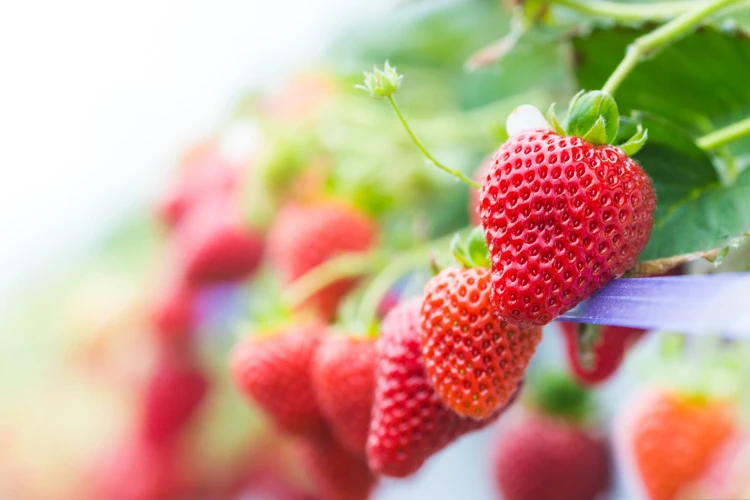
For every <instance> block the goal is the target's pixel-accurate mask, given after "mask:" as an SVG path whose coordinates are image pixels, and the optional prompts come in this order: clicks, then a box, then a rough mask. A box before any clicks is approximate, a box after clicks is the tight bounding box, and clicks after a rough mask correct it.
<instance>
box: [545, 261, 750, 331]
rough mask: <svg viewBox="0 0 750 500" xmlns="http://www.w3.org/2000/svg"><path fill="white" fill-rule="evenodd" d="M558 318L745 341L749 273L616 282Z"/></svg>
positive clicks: (749, 326)
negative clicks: (743, 339)
mask: <svg viewBox="0 0 750 500" xmlns="http://www.w3.org/2000/svg"><path fill="white" fill-rule="evenodd" d="M558 319H559V320H560V321H570V322H574V323H595V324H602V325H618V326H628V327H632V328H643V329H647V330H668V331H673V332H678V333H687V334H698V335H700V334H705V335H716V334H720V335H724V336H728V337H735V338H746V339H750V273H718V274H708V275H691V276H665V277H658V278H622V279H618V280H615V281H613V282H612V283H610V284H609V285H607V286H606V287H604V288H603V289H601V290H599V291H598V292H597V293H595V294H594V295H592V296H591V297H590V298H589V299H587V300H584V301H583V302H581V303H580V304H578V306H576V307H575V308H574V309H573V310H571V311H568V312H567V313H566V314H563V315H562V316H560V318H558Z"/></svg>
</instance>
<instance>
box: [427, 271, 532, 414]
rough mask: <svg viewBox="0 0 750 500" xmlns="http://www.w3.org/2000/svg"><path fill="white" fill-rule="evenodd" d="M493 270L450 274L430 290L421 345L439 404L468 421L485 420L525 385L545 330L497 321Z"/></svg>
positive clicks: (438, 278) (438, 279)
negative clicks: (523, 383)
mask: <svg viewBox="0 0 750 500" xmlns="http://www.w3.org/2000/svg"><path fill="white" fill-rule="evenodd" d="M491 296H492V292H491V284H490V271H489V269H483V268H472V269H445V270H443V271H442V272H441V273H440V274H438V275H437V276H435V277H434V278H432V279H431V280H430V281H429V282H428V283H427V285H426V286H425V295H424V301H423V302H422V311H421V321H422V329H421V332H420V344H421V346H422V355H423V356H424V360H425V368H426V369H427V374H428V376H429V378H430V380H431V381H432V385H433V386H434V387H435V391H436V392H437V393H438V395H439V396H440V399H442V400H443V402H444V403H445V404H446V406H448V407H449V408H450V409H451V410H453V411H454V412H456V413H458V414H459V415H462V416H465V417H472V418H476V419H484V418H487V417H489V416H490V415H492V414H493V412H494V411H495V410H496V409H497V408H500V407H502V406H503V405H505V404H506V403H507V402H508V400H509V399H510V397H511V396H512V395H513V394H514V392H515V391H516V389H517V387H518V385H519V384H520V383H521V380H523V375H524V372H525V371H526V366H527V365H528V363H529V360H530V359H531V357H532V356H533V355H534V352H535V350H536V346H537V344H538V343H539V341H540V340H541V339H542V329H541V328H539V327H534V328H519V327H517V326H515V325H512V324H510V323H507V322H506V321H503V320H500V319H498V318H497V316H496V315H495V312H494V308H493V304H492V301H491Z"/></svg>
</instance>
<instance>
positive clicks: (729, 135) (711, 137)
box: [695, 117, 750, 151]
mask: <svg viewBox="0 0 750 500" xmlns="http://www.w3.org/2000/svg"><path fill="white" fill-rule="evenodd" d="M746 135H750V117H747V118H745V119H744V120H742V121H739V122H736V123H733V124H731V125H728V126H726V127H724V128H720V129H718V130H714V131H713V132H711V133H710V134H706V135H704V136H703V137H699V138H698V139H696V140H695V143H696V144H697V145H698V147H699V148H701V149H702V150H704V151H712V150H714V149H718V148H720V147H722V146H724V145H726V144H728V143H730V142H732V141H735V140H737V139H739V138H741V137H745V136H746Z"/></svg>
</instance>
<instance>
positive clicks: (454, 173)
mask: <svg viewBox="0 0 750 500" xmlns="http://www.w3.org/2000/svg"><path fill="white" fill-rule="evenodd" d="M388 102H390V103H391V107H393V111H395V112H396V115H397V116H398V119H399V120H400V121H401V124H402V125H403V126H404V128H405V129H406V132H407V133H408V134H409V137H411V140H412V142H414V145H415V146H417V148H419V150H420V151H421V152H422V154H423V155H425V157H426V158H427V159H428V160H430V162H432V164H433V165H435V166H436V167H437V168H439V169H440V170H442V171H443V172H446V173H448V174H450V175H452V176H453V177H455V178H456V179H458V180H460V181H461V182H463V183H464V184H467V185H469V186H471V187H473V188H474V189H479V188H480V187H481V186H480V185H479V184H477V183H476V182H474V181H473V180H472V179H470V178H469V177H467V176H465V175H464V174H462V173H461V172H459V171H458V170H455V169H452V168H450V167H447V166H445V165H443V164H442V163H440V162H439V161H438V160H437V159H436V158H435V157H434V156H432V155H431V154H430V152H429V151H427V149H426V148H425V147H424V146H423V145H422V143H421V142H419V139H417V136H416V135H414V132H413V131H412V130H411V127H409V124H408V123H407V122H406V118H404V115H402V114H401V110H400V109H399V107H398V104H396V100H395V99H394V98H393V96H392V95H389V96H388Z"/></svg>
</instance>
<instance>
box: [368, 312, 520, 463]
mask: <svg viewBox="0 0 750 500" xmlns="http://www.w3.org/2000/svg"><path fill="white" fill-rule="evenodd" d="M421 306H422V300H421V298H415V299H411V300H409V301H407V302H403V303H401V304H399V305H398V306H396V307H395V308H394V309H393V310H392V311H391V312H390V313H389V314H388V316H386V318H385V320H384V321H383V324H382V329H381V336H380V338H379V339H378V343H377V349H378V353H377V354H378V368H377V374H376V384H375V401H374V404H373V408H372V421H371V423H370V432H369V434H368V437H367V461H368V463H369V465H370V469H371V470H372V471H373V472H374V473H376V474H378V475H383V476H392V477H406V476H409V475H411V474H413V473H414V472H416V471H417V470H418V469H419V468H420V467H421V466H422V464H424V462H425V461H426V460H427V459H428V458H430V457H431V456H432V455H434V454H435V453H437V452H439V451H440V450H442V449H443V448H445V447H446V446H448V445H449V444H451V443H452V442H453V441H455V440H456V439H458V438H459V437H461V436H463V435H464V434H467V433H469V432H472V431H475V430H478V429H481V428H483V427H485V426H486V425H488V424H490V423H491V422H493V421H494V419H495V418H497V417H498V416H499V415H500V413H501V412H500V411H499V412H497V413H496V414H495V415H494V416H493V417H492V418H490V419H487V420H484V421H477V420H474V419H470V418H462V417H460V416H458V415H457V414H456V413H454V412H453V411H451V410H450V409H449V408H448V407H446V406H445V405H444V404H443V402H442V401H441V400H440V397H439V396H438V395H437V393H436V392H435V390H434V389H433V388H432V384H431V383H430V380H429V379H428V378H427V372H426V371H425V367H424V362H423V360H422V353H421V350H420V347H419V330H420V309H421ZM510 403H511V402H509V404H510Z"/></svg>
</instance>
